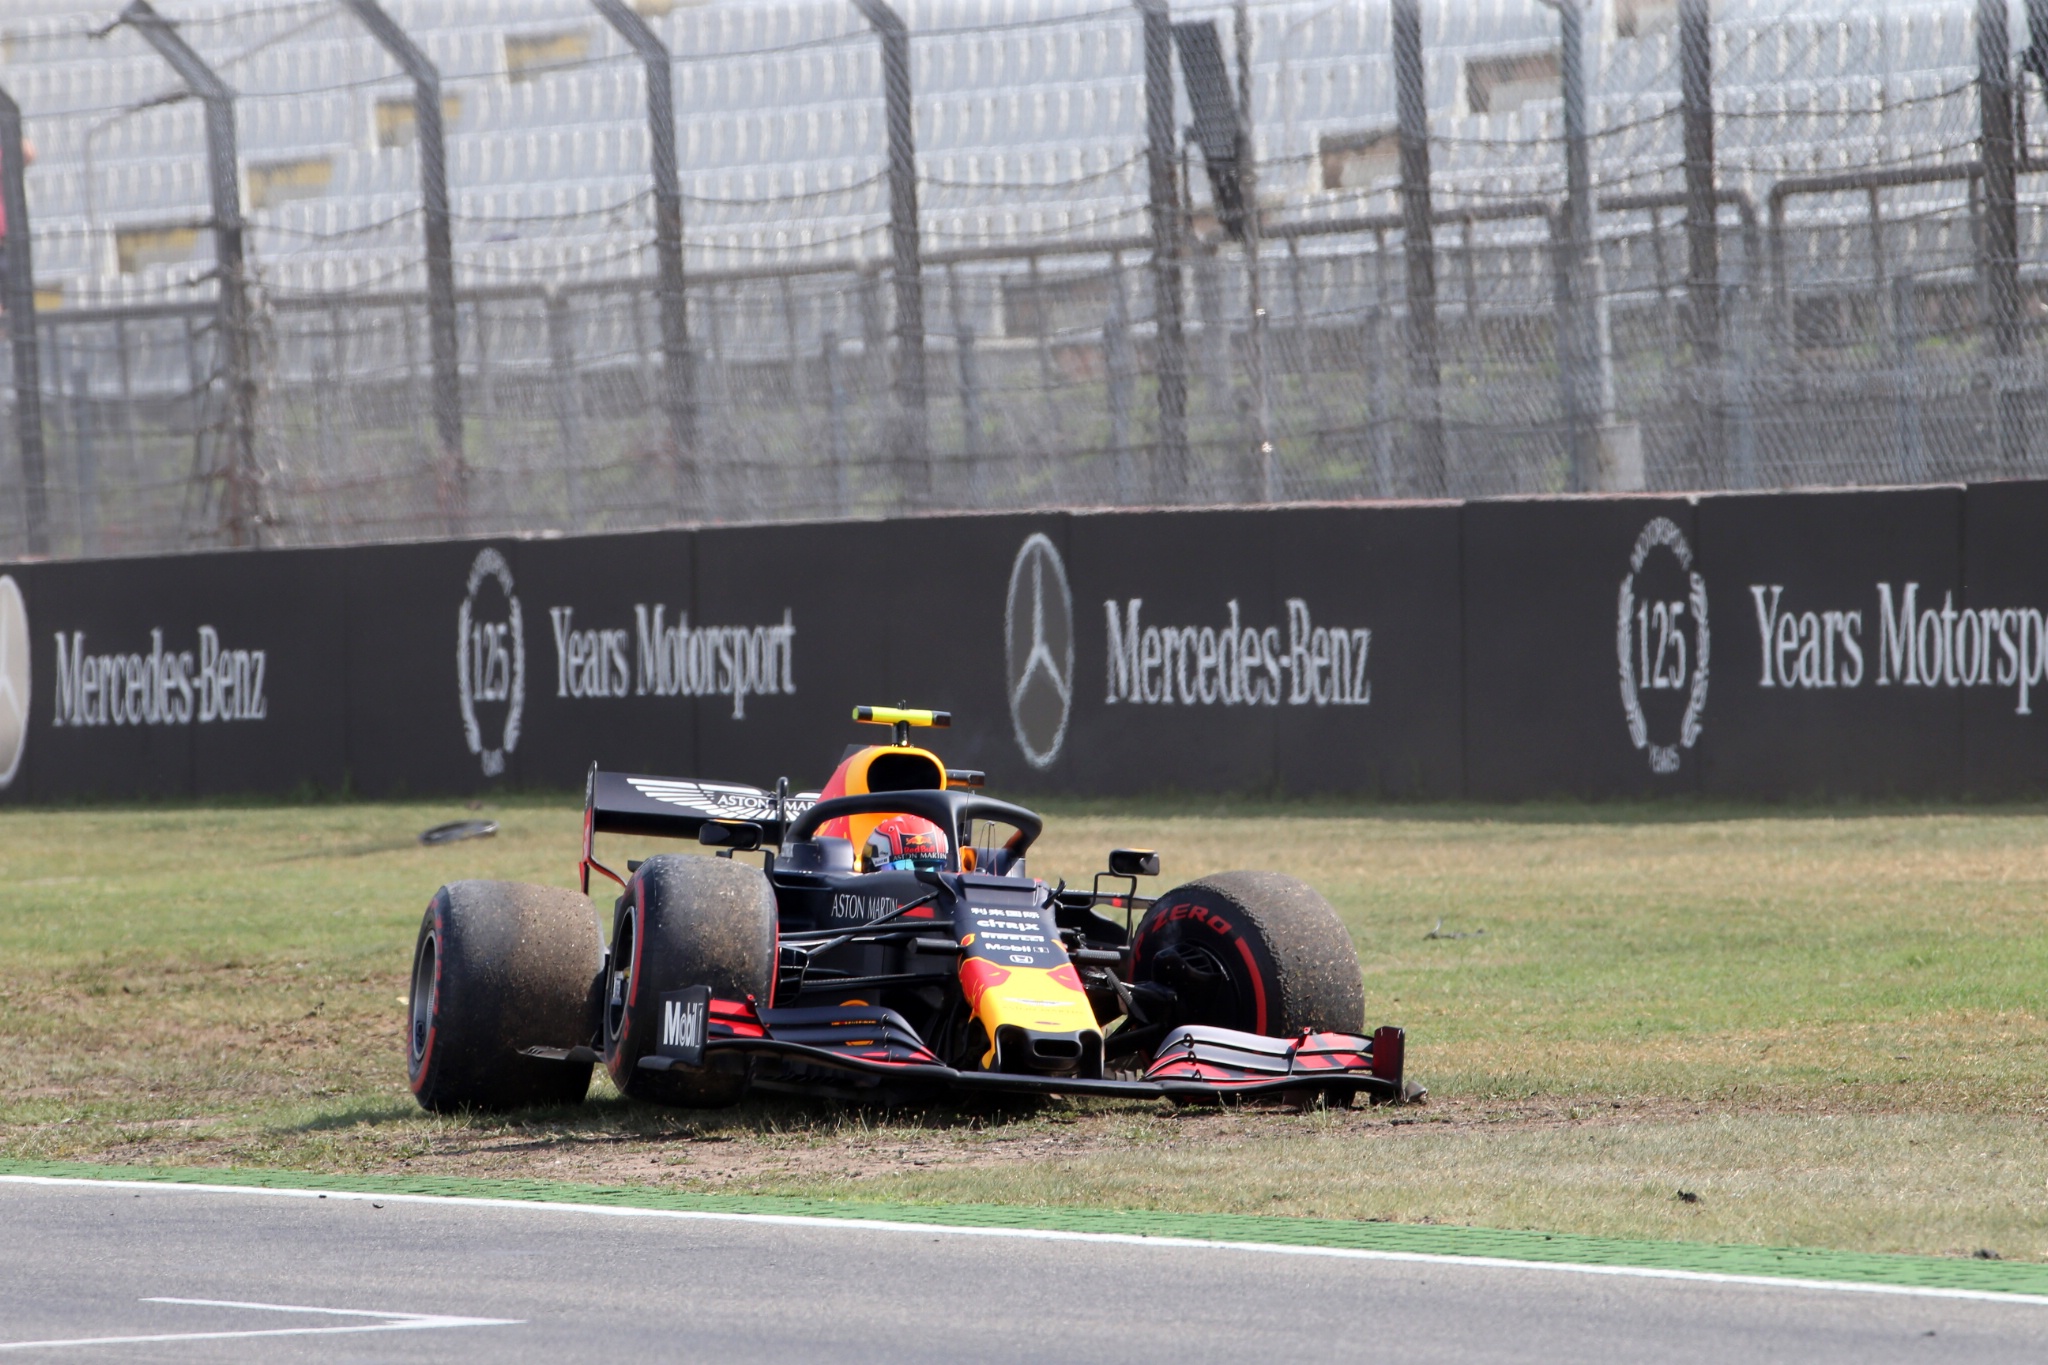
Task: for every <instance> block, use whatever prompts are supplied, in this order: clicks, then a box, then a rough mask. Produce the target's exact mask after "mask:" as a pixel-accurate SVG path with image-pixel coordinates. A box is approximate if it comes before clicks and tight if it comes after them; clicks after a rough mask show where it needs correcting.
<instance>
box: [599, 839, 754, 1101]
mask: <svg viewBox="0 0 2048 1365" xmlns="http://www.w3.org/2000/svg"><path fill="white" fill-rule="evenodd" d="M774 985H775V893H774V891H773V889H771V888H770V887H769V885H768V878H767V876H766V875H764V874H763V873H762V871H761V870H760V869H759V868H757V867H754V866H752V865H750V864H747V863H742V862H736V861H734V860H733V859H730V858H705V857H696V856H689V855H668V856H663V857H658V858H649V859H648V860H647V861H646V862H645V863H643V864H641V866H640V870H639V872H638V873H636V874H635V875H634V877H633V880H632V881H631V883H629V884H628V885H627V887H626V893H625V894H624V895H623V896H621V897H620V898H619V910H618V917H617V919H616V920H615V921H614V927H613V929H612V956H611V968H610V971H609V973H608V979H607V980H606V983H605V996H604V1060H605V1066H606V1067H607V1068H608V1069H609V1070H610V1072H611V1077H612V1081H613V1083H615V1084H616V1085H617V1086H618V1087H619V1089H620V1090H622V1091H624V1092H625V1093H626V1094H627V1095H629V1096H631V1097H633V1098H634V1099H639V1100H651V1101H653V1102H654V1103H656V1104H673V1105H681V1106H685V1107H687V1108H692V1109H717V1108H723V1107H724V1106H726V1105H729V1104H737V1103H738V1102H739V1100H740V1097H741V1096H743V1095H745V1094H746V1093H747V1075H746V1072H745V1070H744V1069H733V1070H726V1069H723V1068H721V1067H718V1066H704V1067H685V1066H673V1067H670V1068H669V1069H668V1070H666V1071H650V1070H648V1069H646V1068H644V1067H642V1066H641V1065H640V1059H641V1057H643V1056H646V1055H647V1054H649V1053H652V1052H653V1051H654V1050H655V1043H656V1041H657V1040H658V1038H659V1037H660V1032H661V997H662V995H663V993H664V992H668V991H679V990H682V989H684V988H686V987H689V986H709V987H710V988H711V993H712V995H714V996H716V997H717V998H719V999H722V1000H744V999H746V998H747V997H748V996H753V997H754V998H755V999H756V1000H758V1001H761V1002H762V1003H764V1004H765V1003H766V1002H767V1001H768V999H769V998H770V996H771V995H772V993H773V989H774ZM707 1060H708V1059H707Z"/></svg>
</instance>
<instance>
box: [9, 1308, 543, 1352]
mask: <svg viewBox="0 0 2048 1365" xmlns="http://www.w3.org/2000/svg"><path fill="white" fill-rule="evenodd" d="M142 1302H144V1303H173V1304H181V1305H184V1306H187V1307H193V1308H237V1309H248V1310H253V1311H256V1312H260V1313H320V1314H325V1315H327V1316H329V1317H343V1318H375V1319H377V1321H376V1322H371V1323H358V1324H354V1325H351V1326H348V1327H264V1328H252V1329H248V1330H244V1331H228V1332H157V1333H152V1334H150V1335H148V1336H127V1337H64V1338H54V1339H52V1340H49V1341H0V1351H41V1350H48V1349H51V1348H53V1347H58V1346H134V1345H141V1344H144V1343H155V1342H166V1341H236V1340H241V1339H243V1338H247V1337H331V1336H341V1335H343V1334H347V1333H361V1332H425V1331H433V1330H435V1329H437V1328H445V1327H516V1326H518V1325H519V1320H518V1319H516V1318H457V1317H449V1316H447V1315H445V1314H440V1313H385V1312H376V1311H372V1310H369V1309H362V1308H309V1307H307V1306H305V1305H303V1304H296V1303H243V1302H240V1301H238V1300H234V1299H169V1298H150V1299H144V1300H142Z"/></svg>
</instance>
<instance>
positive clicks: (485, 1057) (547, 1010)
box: [406, 881, 604, 1112]
mask: <svg viewBox="0 0 2048 1365" xmlns="http://www.w3.org/2000/svg"><path fill="white" fill-rule="evenodd" d="M603 958H604V944H603V941H602V940H601V939H600V938H599V936H598V926H597V912H596V911H595V910H593V909H592V908H591V904H590V901H589V900H588V899H587V898H585V897H583V896H580V895H578V894H577V893H576V892H574V891H563V890H559V889H557V888H555V887H551V886H524V885H521V884H519V883H516V882H484V881H470V882H451V883H449V884H448V885H447V886H444V887H442V888H441V889H440V890H439V891H436V892H435V893H434V899H433V900H432V901H430V902H428V904H427V913H426V916H425V918H424V919H423V920H422V921H421V923H420V933H419V938H418V940H417V941H416V942H415V944H414V947H413V971H412V995H411V999H410V1009H409V1011H408V1026H407V1030H406V1034H407V1037H406V1054H407V1073H408V1079H409V1080H410V1082H411V1085H412V1093H413V1095H414V1096H415V1097H417V1098H418V1100H419V1102H420V1104H421V1106H422V1107H423V1108H426V1109H431V1110H434V1111H436V1112H446V1111H448V1110H454V1109H517V1108H522V1107H525V1106H529V1105H547V1104H576V1103H580V1102H581V1101H582V1099H583V1097H584V1095H585V1094H586V1093H587V1092H588V1091H589V1089H590V1068H591V1063H589V1062H587V1061H585V1062H564V1061H551V1060H548V1059H545V1058H539V1057H528V1056H525V1055H523V1049H525V1048H529V1047H552V1048H572V1047H579V1046H584V1045H586V1044H588V1043H589V1042H590V1040H591V1039H592V1038H593V1037H594V1036H595V1035H596V1032H597V1020H598V1004H599V996H598V986H599V978H600V971H601V967H602V964H603Z"/></svg>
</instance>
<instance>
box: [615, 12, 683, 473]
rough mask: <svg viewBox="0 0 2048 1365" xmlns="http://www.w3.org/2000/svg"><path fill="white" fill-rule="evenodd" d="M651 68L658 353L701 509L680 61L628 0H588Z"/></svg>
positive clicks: (666, 401)
mask: <svg viewBox="0 0 2048 1365" xmlns="http://www.w3.org/2000/svg"><path fill="white" fill-rule="evenodd" d="M591 3H592V4H593V5H595V6H597V12H598V13H599V14H601V15H603V16H604V18H605V21H606V22H607V23H609V24H610V25H611V26H612V27H613V28H615V29H617V30H618V32H619V36H620V37H622V38H624V39H625V40H626V42H627V43H628V44H629V45H630V46H631V47H632V49H633V51H634V52H635V53H637V54H638V55H639V57H640V61H641V64H642V65H643V66H645V67H646V69H647V135H648V136H647V141H648V157H649V162H650V168H651V170H652V172H653V177H654V268H655V270H656V271H657V272H659V275H660V283H659V286H658V288H659V290H660V300H661V354H662V366H663V384H664V392H663V395H662V407H663V408H664V409H665V410H666V412H667V413H668V426H669V434H670V435H671V436H672V437H673V438H674V440H675V443H676V458H677V461H678V464H679V475H680V479H681V482H682V490H681V491H682V495H683V500H684V505H685V506H686V507H701V506H702V503H703V499H704V480H703V473H702V471H701V470H700V469H699V468H698V464H697V368H696V362H695V358H694V357H693V356H692V355H691V354H690V309H689V296H688V295H687V294H685V293H684V291H683V190H682V184H681V181H680V179H679V178H678V174H677V170H676V101H675V63H674V58H673V57H671V56H670V54H669V50H668V47H667V45H666V44H664V43H663V42H662V41H661V39H660V38H658V37H656V36H655V34H654V30H653V29H651V28H649V27H648V26H647V21H646V20H644V19H642V18H641V17H640V15H639V14H638V13H637V12H636V11H635V10H634V9H633V8H632V7H631V6H630V5H628V4H626V3H625V0H591Z"/></svg>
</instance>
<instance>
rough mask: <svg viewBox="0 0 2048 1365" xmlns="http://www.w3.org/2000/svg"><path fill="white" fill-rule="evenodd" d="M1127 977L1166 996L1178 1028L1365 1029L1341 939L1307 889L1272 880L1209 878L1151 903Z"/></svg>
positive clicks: (1281, 1033)
mask: <svg viewBox="0 0 2048 1365" xmlns="http://www.w3.org/2000/svg"><path fill="white" fill-rule="evenodd" d="M1131 978H1132V980H1133V981H1134V982H1156V983H1158V984H1159V985H1161V986H1164V987H1166V988H1168V989H1169V990H1171V991H1172V992H1173V993H1174V997H1175V1002H1176V1009H1175V1015H1174V1019H1175V1022H1177V1023H1181V1024H1206V1025H1209V1026H1211V1027H1214V1028H1229V1029H1238V1030H1240V1031H1242V1032H1245V1033H1263V1034H1266V1035H1268V1036H1269V1037H1275V1038H1292V1037H1295V1036H1296V1035H1298V1034H1300V1032H1301V1031H1302V1030H1303V1029H1314V1030H1318V1031H1321V1030H1324V1029H1331V1030H1336V1031H1338V1032H1342V1033H1360V1032H1363V1031H1364V1027H1365V980H1364V977H1363V975H1362V974H1361V973H1360V971H1359V968H1358V952H1357V950H1356V949H1355V948H1353V947H1352V944H1351V935H1350V934H1348V933H1346V932H1345V930H1344V924H1343V922H1342V921H1341V920H1339V919H1338V918H1337V912H1336V911H1335V910H1332V909H1331V908H1330V903H1329V902H1328V901H1326V900H1324V899H1323V898H1322V897H1321V896H1320V895H1318V894H1317V893H1316V891H1315V890H1314V889H1313V888H1311V887H1309V886H1307V885H1305V884H1304V883H1302V882H1298V881H1296V880H1295V879H1294V878H1292V877H1284V876H1282V875H1280V874H1279V873H1277V872H1219V873H1217V874H1215V875H1214V876H1210V877H1204V878H1202V879H1201V880H1199V881H1192V882H1189V883H1187V885H1185V886H1179V887H1175V888H1174V889H1173V890H1171V891H1169V892H1167V893H1166V894H1165V895H1163V896H1161V897H1160V898H1159V899H1158V901H1157V902H1155V903H1154V904H1153V906H1152V908H1151V909H1150V910H1149V911H1147V912H1146V914H1145V918H1144V919H1143V920H1141V921H1139V923H1138V929H1137V933H1136V934H1135V936H1134V937H1133V939H1132V949H1131Z"/></svg>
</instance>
